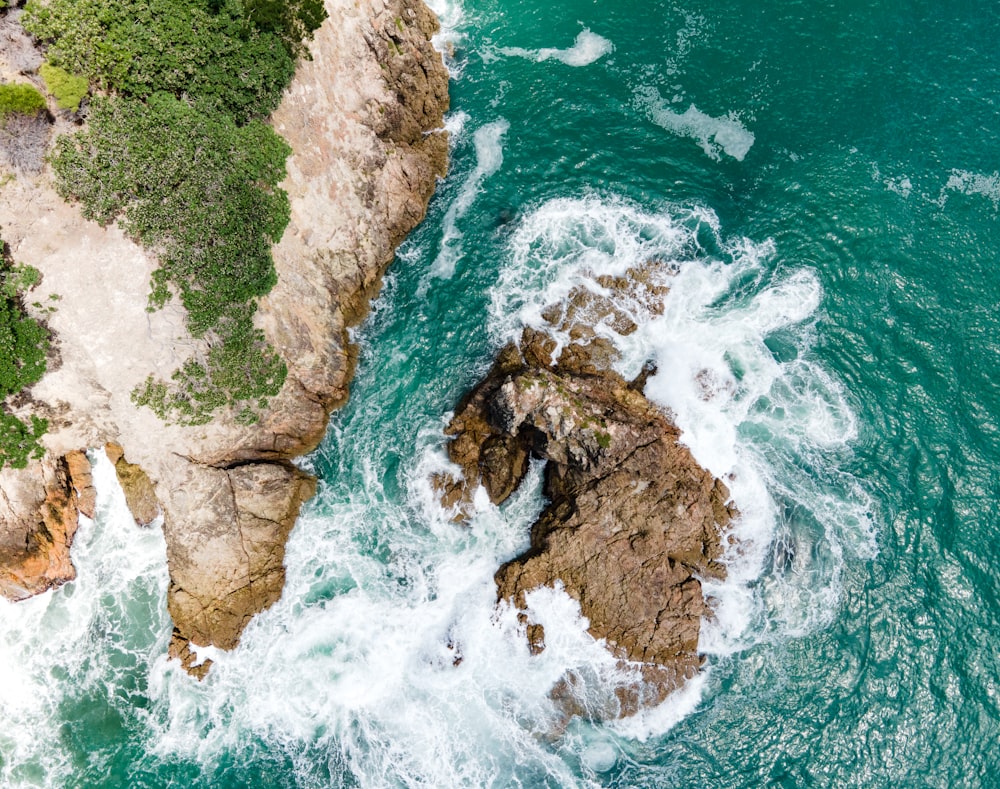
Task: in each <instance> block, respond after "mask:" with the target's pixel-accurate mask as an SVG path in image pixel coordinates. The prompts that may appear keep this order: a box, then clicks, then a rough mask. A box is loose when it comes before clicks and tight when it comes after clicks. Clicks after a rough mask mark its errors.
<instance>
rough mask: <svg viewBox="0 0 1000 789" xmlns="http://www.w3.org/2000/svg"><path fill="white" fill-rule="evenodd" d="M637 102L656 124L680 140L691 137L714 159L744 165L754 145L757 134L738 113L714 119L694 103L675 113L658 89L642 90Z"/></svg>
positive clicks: (636, 94)
mask: <svg viewBox="0 0 1000 789" xmlns="http://www.w3.org/2000/svg"><path fill="white" fill-rule="evenodd" d="M635 98H636V103H637V105H638V106H639V108H640V109H641V110H642V111H644V112H645V113H646V115H647V117H649V119H650V120H651V121H653V123H655V124H656V125H657V126H659V127H660V128H663V129H666V130H667V131H669V132H670V133H671V134H676V135H677V136H678V137H689V138H690V139H692V140H694V141H695V142H697V143H698V145H700V146H701V149H702V150H703V151H704V152H705V153H706V154H708V156H710V157H711V158H712V159H715V160H716V161H720V160H721V159H722V154H723V153H725V154H726V155H727V156H731V157H733V158H734V159H736V161H738V162H742V161H743V159H744V157H745V156H746V155H747V153H748V152H749V151H750V148H751V146H753V144H754V139H755V138H754V134H753V132H751V131H749V130H748V129H747V128H746V126H744V125H743V123H742V122H741V121H740V119H739V117H738V116H737V115H735V114H734V113H729V114H728V115H725V116H723V117H718V118H716V117H712V116H711V115H706V114H705V113H704V112H702V111H701V110H699V109H698V108H697V107H696V106H695V105H694V104H691V105H689V106H688V108H687V109H686V110H684V112H675V111H674V110H672V109H671V108H670V106H669V103H668V102H667V101H665V100H664V99H663V97H662V96H661V95H660V92H659V91H658V90H657V89H656V88H654V87H641V88H639V89H638V90H636V92H635Z"/></svg>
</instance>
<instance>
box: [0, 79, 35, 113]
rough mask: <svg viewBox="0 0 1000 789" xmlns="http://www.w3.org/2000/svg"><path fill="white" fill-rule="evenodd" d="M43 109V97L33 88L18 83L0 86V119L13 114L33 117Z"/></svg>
mask: <svg viewBox="0 0 1000 789" xmlns="http://www.w3.org/2000/svg"><path fill="white" fill-rule="evenodd" d="M44 109H45V97H44V96H43V95H42V94H41V93H39V92H38V90H36V89H35V88H34V87H33V86H31V85H25V84H23V83H20V82H8V83H5V84H3V85H0V119H3V118H7V117H8V116H10V115H13V114H15V113H18V114H21V115H34V114H36V113H39V112H41V111H42V110H44Z"/></svg>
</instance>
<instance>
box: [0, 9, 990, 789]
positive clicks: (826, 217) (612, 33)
mask: <svg viewBox="0 0 1000 789" xmlns="http://www.w3.org/2000/svg"><path fill="white" fill-rule="evenodd" d="M434 7H435V10H436V11H437V12H438V14H439V16H440V17H441V18H442V22H443V30H442V32H441V34H440V36H439V39H438V44H439V46H440V47H441V49H442V50H444V51H445V52H447V53H448V64H449V68H450V70H451V72H452V77H453V79H452V86H451V89H452V110H451V113H450V114H449V116H448V121H447V122H448V128H449V130H450V131H451V145H452V164H451V170H450V174H449V175H448V177H447V179H445V180H444V181H443V182H441V183H440V184H439V188H438V191H437V194H436V195H435V197H434V199H433V201H432V203H431V207H430V210H429V213H428V217H427V219H426V221H425V222H424V223H423V224H422V225H421V226H420V227H418V228H417V230H416V231H414V233H413V234H412V235H411V236H410V238H409V239H408V240H407V241H406V242H405V244H404V245H403V247H402V248H401V249H400V250H399V255H398V260H397V261H396V262H395V264H394V265H393V267H392V269H391V270H390V273H389V275H388V277H387V279H386V283H385V287H384V289H383V291H382V293H381V295H380V296H379V298H378V300H377V301H376V302H375V303H374V305H373V310H372V313H371V315H370V317H369V318H368V319H367V320H366V321H365V323H364V324H363V325H362V326H360V327H359V328H358V329H357V330H356V332H355V335H354V339H355V341H356V342H357V343H358V346H359V348H360V360H359V365H358V374H357V378H356V380H355V382H354V385H353V389H352V394H351V399H350V402H349V403H348V405H347V406H346V407H345V408H344V409H343V410H341V411H339V412H337V413H335V414H334V416H333V418H332V421H331V425H330V430H329V433H328V435H327V437H326V440H325V441H324V443H323V445H322V446H321V448H320V449H319V450H317V452H315V453H314V454H313V455H312V456H311V457H309V458H307V459H305V460H304V465H305V466H306V467H307V468H309V469H310V470H312V471H313V472H314V473H316V474H317V475H318V476H319V477H320V478H321V483H320V490H319V494H318V496H317V497H316V499H315V500H314V501H312V502H310V503H309V504H308V505H307V506H306V507H305V509H304V511H303V514H302V516H301V518H300V520H299V523H298V524H297V525H296V527H295V529H294V531H293V533H292V536H291V539H290V543H289V546H288V554H287V558H286V565H287V568H288V581H287V586H286V590H285V593H284V596H283V597H282V599H281V600H280V601H279V602H278V603H277V604H276V605H275V606H274V607H273V608H272V609H271V610H269V611H267V612H266V613H264V614H262V615H260V616H259V617H257V618H256V619H255V620H254V621H253V622H252V623H251V624H250V626H249V627H248V628H247V631H246V633H245V635H244V637H243V640H242V643H241V645H240V646H239V648H238V649H236V650H235V651H234V652H233V653H231V654H219V655H214V656H213V657H215V658H216V665H215V666H214V667H213V669H212V671H211V673H210V675H209V678H208V679H207V680H206V681H205V682H203V683H197V682H195V681H194V680H192V679H190V678H189V677H187V675H185V674H184V673H183V672H182V671H181V669H180V668H179V666H178V665H177V664H174V663H169V662H168V661H167V660H166V658H165V653H166V645H167V643H168V641H169V636H170V629H171V625H170V621H169V618H168V616H167V613H166V587H167V574H166V567H165V558H164V556H165V554H164V544H163V538H162V535H161V534H160V533H159V532H158V531H157V530H155V529H153V530H145V531H141V530H137V529H136V527H134V525H132V523H131V521H130V518H129V516H128V514H127V512H126V511H125V508H124V502H123V499H122V497H121V494H120V492H119V491H118V490H117V489H116V486H115V484H114V482H113V471H112V469H111V466H110V464H109V463H108V462H107V460H106V459H105V458H104V457H103V456H102V455H101V454H100V453H96V454H95V455H94V460H95V463H96V467H95V475H96V480H97V484H98V489H99V502H98V513H97V516H96V518H95V520H94V521H93V522H91V521H86V522H84V523H83V525H82V526H81V530H80V532H79V535H78V537H77V540H76V543H75V545H74V549H73V557H74V561H75V563H76V565H77V568H78V570H79V579H78V580H77V581H75V582H73V583H70V584H67V585H66V586H64V587H62V588H61V589H59V590H57V591H55V592H52V593H48V594H46V595H44V596H42V597H39V598H35V599H32V600H29V601H26V602H22V603H18V604H16V605H13V604H7V603H0V632H2V633H3V639H2V641H0V667H2V668H0V672H2V677H3V680H2V683H0V717H2V720H3V726H2V727H0V784H3V785H4V786H10V787H29V786H31V787H34V786H44V787H70V786H72V787H151V788H152V787H157V788H159V787H191V786H206V787H373V788H380V787H433V788H435V789H436V788H447V787H497V788H499V787H524V788H525V789H527V788H529V787H668V786H669V787H705V786H708V787H758V786H780V787H800V786H836V787H841V786H858V787H890V786H891V787H899V786H921V787H958V786H971V787H976V786H1000V748H998V745H997V743H998V741H1000V658H998V653H1000V547H998V546H1000V517H998V514H997V513H998V507H997V499H998V498H1000V471H998V468H1000V429H998V428H1000V426H998V421H1000V383H998V382H997V376H996V369H997V366H998V365H1000V325H998V323H1000V319H998V311H997V304H998V301H1000V277H998V276H997V274H996V273H995V271H996V267H997V264H998V262H1000V252H998V250H1000V172H998V170H1000V106H998V102H1000V48H998V46H997V42H998V41H1000V7H993V6H991V5H989V4H983V3H970V2H963V1H962V0H954V1H953V2H942V0H910V1H909V2H905V3H904V2H899V1H898V0H888V1H887V2H883V3H877V4H872V3H860V2H856V1H855V0H845V2H841V3H836V4H818V3H805V2H801V0H798V1H796V0H788V1H787V2H782V3H777V2H759V3H744V2H735V0H730V1H729V2H725V1H724V0H716V1H715V2H691V3H686V4H682V5H680V4H675V3H673V2H663V1H662V0H649V2H644V3H633V2H624V3H617V4H612V3H604V4H599V3H595V2H583V0H565V2H561V3H552V2H546V1H545V0H525V2H521V3H518V4H516V5H515V4H510V3H502V2H499V0H461V2H459V0H435V4H434ZM650 259H657V260H661V261H665V262H667V263H669V264H670V266H671V268H672V269H673V270H674V271H675V272H676V273H675V275H674V276H673V278H672V283H671V290H670V293H669V295H668V296H667V297H666V300H665V302H664V309H663V312H662V314H656V313H651V312H649V311H645V312H644V311H643V309H642V305H641V304H636V303H631V302H629V303H627V304H623V307H625V308H627V309H628V310H630V314H632V315H633V316H634V318H635V320H636V322H637V324H638V325H639V330H638V331H637V332H635V333H634V334H632V335H629V336H627V337H626V336H619V335H617V334H615V333H614V331H613V330H612V329H611V328H608V327H604V328H603V329H602V331H604V332H605V333H606V336H608V337H609V339H611V340H612V341H613V342H614V343H615V344H616V346H617V347H618V348H619V350H620V351H621V362H620V369H621V372H623V373H625V374H627V375H628V374H635V373H637V372H638V371H639V370H640V369H641V368H642V366H643V365H644V364H645V363H647V362H654V363H655V364H656V365H657V373H656V375H655V376H653V377H652V378H651V379H650V380H649V383H648V384H647V388H646V393H647V395H648V396H649V397H650V398H651V399H652V400H654V401H655V402H657V403H658V404H660V405H661V406H662V407H663V408H664V409H666V410H668V411H669V412H670V413H671V414H672V415H673V417H674V419H675V420H676V422H677V424H678V426H679V427H680V428H681V430H682V440H683V441H684V443H685V444H687V445H688V446H689V447H690V448H691V450H692V452H693V453H694V455H695V457H696V458H697V459H698V460H699V462H701V463H702V465H704V466H705V467H707V468H708V469H710V470H711V471H712V472H713V473H715V474H716V475H719V476H721V477H723V478H725V479H726V480H727V483H728V484H729V487H730V489H731V491H732V494H733V499H734V502H735V503H736V505H737V506H738V507H739V509H740V512H741V517H740V519H739V520H738V522H737V523H736V524H735V525H734V527H733V540H732V544H731V545H730V548H729V549H728V553H727V555H726V562H727V565H728V570H729V572H728V576H727V579H726V580H725V581H724V582H713V583H706V584H705V590H706V594H707V595H708V596H709V598H710V600H711V602H712V606H713V609H714V615H713V616H712V617H711V618H710V619H708V620H706V621H705V623H704V624H703V627H702V639H701V649H702V650H703V651H704V653H705V654H706V668H705V671H704V672H703V673H702V675H701V676H699V677H698V678H697V679H696V680H693V681H692V682H690V683H689V684H688V685H687V686H686V687H685V688H684V689H683V690H682V691H680V692H678V693H677V694H675V695H674V696H672V697H670V698H669V699H668V700H667V701H666V702H665V703H664V704H663V705H662V706H660V707H658V708H655V709H653V710H647V711H645V712H643V713H642V714H640V715H638V716H636V717H634V718H629V719H625V720H622V721H617V722H603V723H602V722H592V721H588V720H583V719H575V720H573V721H571V722H570V723H569V724H568V725H567V726H563V725H562V724H561V722H560V720H559V715H558V713H557V711H556V710H555V709H554V708H553V705H552V703H551V702H550V700H549V698H548V691H549V689H550V688H551V687H552V685H553V684H554V683H555V682H556V681H558V680H559V678H560V677H562V676H564V675H565V674H566V672H574V673H575V674H576V675H577V676H578V677H579V678H580V688H581V690H580V692H581V693H582V694H584V695H586V694H588V693H595V694H598V693H599V692H600V688H601V686H602V683H605V682H607V681H608V679H609V677H611V676H613V674H614V672H615V670H616V667H615V665H614V661H613V660H612V659H611V658H610V657H609V654H608V653H607V652H606V651H605V650H604V649H603V648H602V647H601V645H600V644H597V643H596V642H594V641H593V639H591V638H590V636H588V635H587V634H586V623H585V622H584V621H583V620H582V619H581V617H580V613H579V609H578V607H577V606H576V605H575V604H574V603H573V601H572V600H570V599H569V598H568V597H567V596H566V595H565V594H564V593H562V592H561V591H559V590H541V591H539V592H538V593H536V594H535V595H533V596H531V597H530V599H529V604H530V605H531V607H532V610H533V612H534V614H535V616H536V617H537V618H538V619H539V620H540V621H542V622H543V623H544V624H545V629H546V643H547V648H546V650H545V651H544V652H543V653H542V654H541V655H538V656H532V655H530V654H529V652H528V648H527V644H526V642H525V641H524V639H523V636H522V634H521V633H520V632H519V626H518V623H517V620H516V616H515V612H513V611H511V610H509V609H508V608H503V607H501V608H499V609H498V608H497V607H496V606H495V594H496V593H495V587H494V584H493V573H494V571H495V570H496V568H497V567H498V566H499V564H500V563H502V562H503V561H505V560H507V559H509V558H511V557H512V556H514V555H517V554H518V553H520V552H521V551H523V550H524V549H525V548H526V547H527V544H528V527H529V525H530V524H531V522H532V520H533V519H534V517H535V516H536V515H537V513H538V512H539V511H540V509H541V508H542V507H543V506H544V502H543V500H542V497H541V474H542V470H541V468H540V467H539V466H537V465H535V466H533V467H532V470H531V472H530V474H529V477H528V479H527V480H526V481H525V483H524V485H522V488H521V490H519V491H518V493H517V494H515V496H514V497H513V499H512V500H511V501H510V502H508V503H507V504H505V505H504V506H503V507H502V508H496V507H493V506H492V505H490V504H488V503H486V502H482V503H480V505H479V506H478V508H477V512H476V515H475V517H474V518H473V519H472V521H471V523H470V524H469V525H467V526H457V525H456V524H454V523H453V522H452V521H451V519H450V514H449V513H447V512H444V511H442V509H441V508H440V506H439V505H438V503H437V502H436V500H435V496H434V492H433V490H432V488H431V486H430V484H429V479H430V477H431V475H432V474H433V473H434V472H436V471H439V470H441V469H443V468H446V467H447V459H446V455H445V452H444V449H443V448H444V441H445V439H444V436H443V433H442V430H443V428H444V426H445V424H447V420H448V417H449V414H450V412H451V411H452V409H453V408H454V407H455V404H456V403H457V401H458V399H459V398H460V397H461V395H462V394H463V393H464V392H465V391H466V390H467V389H468V388H470V387H471V386H472V385H474V384H475V383H476V382H477V381H478V380H479V378H480V377H481V376H482V374H483V373H484V372H485V371H486V370H487V369H488V367H489V365H490V362H491V360H492V357H493V354H494V353H495V352H496V350H497V349H498V348H499V347H500V346H501V345H502V344H503V343H504V342H506V341H508V340H509V339H511V338H513V337H516V336H517V334H518V333H519V331H520V329H521V327H523V326H525V325H532V324H533V322H537V321H538V320H539V319H540V317H539V316H540V313H541V311H542V309H543V308H544V307H545V306H546V305H548V304H551V303H554V302H558V301H559V300H560V299H562V298H565V296H566V294H567V293H569V291H570V290H571V289H572V288H573V287H576V286H579V285H581V284H582V285H584V286H587V285H588V283H589V284H590V285H591V286H593V283H594V279H595V278H596V277H597V276H599V275H600V274H602V273H620V272H624V271H626V270H627V269H629V268H630V267H633V266H638V265H642V264H643V263H644V262H646V261H648V260H650ZM459 655H460V657H461V660H457V659H456V658H457V657H458V656H459Z"/></svg>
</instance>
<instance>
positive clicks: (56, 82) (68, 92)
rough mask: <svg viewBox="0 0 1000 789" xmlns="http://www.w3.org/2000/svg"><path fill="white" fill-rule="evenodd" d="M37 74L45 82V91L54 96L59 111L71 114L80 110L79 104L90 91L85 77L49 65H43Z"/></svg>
mask: <svg viewBox="0 0 1000 789" xmlns="http://www.w3.org/2000/svg"><path fill="white" fill-rule="evenodd" d="M38 73H39V74H41V75H42V79H43V80H45V87H46V89H47V90H48V91H49V93H51V94H52V95H53V96H55V98H56V104H57V105H58V107H59V109H61V110H72V111H73V112H76V111H77V110H78V109H80V102H81V101H83V97H84V96H86V95H87V91H88V90H89V89H90V84H89V83H88V82H87V78H86V77H78V76H76V75H74V74H70V73H69V72H68V71H66V69H62V68H59V66H53V65H52V64H51V63H43V64H42V67H41V68H40V69H38Z"/></svg>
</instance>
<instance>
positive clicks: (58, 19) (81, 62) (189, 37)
mask: <svg viewBox="0 0 1000 789" xmlns="http://www.w3.org/2000/svg"><path fill="white" fill-rule="evenodd" d="M22 23H23V25H24V28H25V30H27V31H28V32H29V33H31V34H32V35H34V36H36V37H37V38H39V39H40V40H42V41H43V42H45V43H47V44H48V60H49V62H50V63H51V64H52V65H54V66H58V67H60V68H62V69H65V70H66V71H68V72H70V73H73V74H80V75H82V76H84V77H86V78H88V79H91V80H93V81H94V82H96V83H97V84H98V85H100V86H101V87H103V88H106V89H114V90H116V91H118V92H120V93H122V94H126V95H129V96H134V97H138V98H144V97H146V96H150V95H152V94H154V93H157V92H160V91H165V92H167V93H172V94H174V95H175V96H178V97H180V96H188V97H191V98H192V99H196V100H201V101H202V102H204V103H206V104H209V105H212V106H214V107H215V108H216V109H218V110H220V111H222V112H226V113H228V114H231V115H232V116H233V117H234V118H236V119H237V120H238V121H239V122H241V123H242V122H245V121H247V120H249V119H251V118H264V117H267V116H268V115H269V114H270V113H271V112H272V111H273V110H274V108H275V107H276V106H277V105H278V102H279V101H280V100H281V92H282V90H284V88H285V86H286V85H287V84H288V83H289V81H290V80H291V78H292V75H293V73H294V71H295V61H294V59H293V57H292V56H291V55H290V54H289V52H288V49H287V48H286V46H285V45H284V44H283V42H282V40H281V39H280V38H279V37H278V35H276V34H275V33H273V32H266V31H261V30H259V29H258V28H256V27H254V26H253V25H251V24H249V23H248V22H247V21H246V20H245V18H244V10H243V7H242V5H241V4H240V3H239V2H238V0H226V1H225V2H222V3H221V4H220V5H219V8H218V10H217V11H215V12H214V13H213V11H212V10H211V9H210V8H209V4H208V3H207V2H202V0H143V2H135V1H134V0H133V2H128V1H127V0H124V1H123V0H50V2H48V3H46V4H44V5H43V4H41V3H40V2H38V0H31V2H29V3H28V5H27V7H26V10H25V13H24V16H23V17H22Z"/></svg>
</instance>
